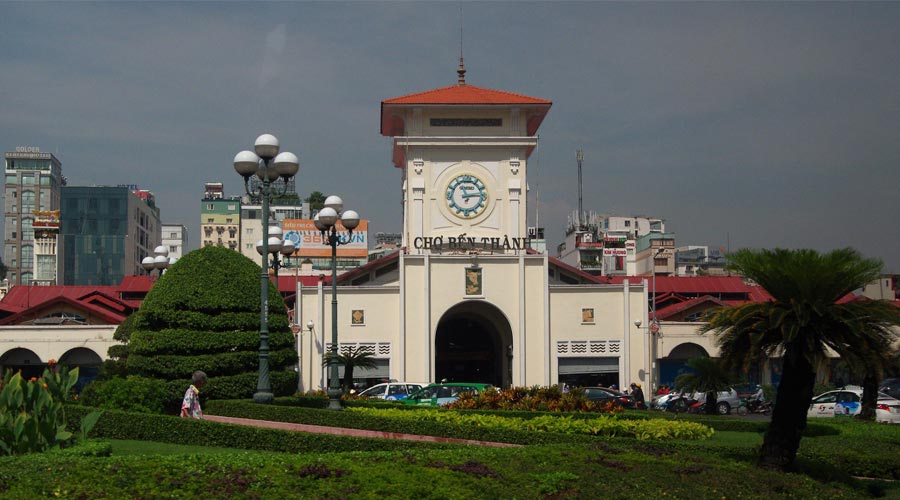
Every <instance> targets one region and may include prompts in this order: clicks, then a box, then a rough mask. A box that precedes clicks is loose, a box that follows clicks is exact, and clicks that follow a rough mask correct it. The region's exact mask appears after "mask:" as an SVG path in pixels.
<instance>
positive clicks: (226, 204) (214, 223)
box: [200, 182, 241, 250]
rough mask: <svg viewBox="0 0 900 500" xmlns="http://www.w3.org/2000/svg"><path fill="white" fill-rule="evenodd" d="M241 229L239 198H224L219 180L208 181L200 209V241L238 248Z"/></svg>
mask: <svg viewBox="0 0 900 500" xmlns="http://www.w3.org/2000/svg"><path fill="white" fill-rule="evenodd" d="M240 230H241V200H240V198H237V197H231V198H228V199H226V198H225V196H224V193H223V187H222V183H221V182H208V183H206V185H205V189H204V192H203V202H202V205H201V209H200V242H201V245H202V246H210V245H216V246H220V247H225V248H230V249H232V250H238V248H239V245H240Z"/></svg>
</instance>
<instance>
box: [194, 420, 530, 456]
mask: <svg viewBox="0 0 900 500" xmlns="http://www.w3.org/2000/svg"><path fill="white" fill-rule="evenodd" d="M203 419H204V420H209V421H212V422H221V423H224V424H236V425H248V426H251V427H264V428H267V429H281V430H285V431H297V432H311V433H313V434H332V435H335V436H351V437H363V438H382V439H405V440H407V441H425V442H429V443H454V444H470V445H476V446H494V447H497V448H516V447H519V446H521V445H518V444H509V443H492V442H490V441H476V440H472V439H454V438H445V437H437V436H421V435H418V434H403V433H400V432H383V431H368V430H363V429H346V428H343V427H326V426H324V425H306V424H290V423H287V422H270V421H268V420H253V419H250V418H235V417H221V416H218V415H203Z"/></svg>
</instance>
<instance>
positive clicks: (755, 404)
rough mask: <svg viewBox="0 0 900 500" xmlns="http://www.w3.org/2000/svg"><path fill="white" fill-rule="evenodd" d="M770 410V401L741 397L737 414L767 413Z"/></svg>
mask: <svg viewBox="0 0 900 500" xmlns="http://www.w3.org/2000/svg"><path fill="white" fill-rule="evenodd" d="M771 412H772V403H770V402H768V401H759V400H757V399H742V400H741V406H739V407H738V409H737V413H738V415H746V414H748V413H759V414H762V415H768V414H769V413H771Z"/></svg>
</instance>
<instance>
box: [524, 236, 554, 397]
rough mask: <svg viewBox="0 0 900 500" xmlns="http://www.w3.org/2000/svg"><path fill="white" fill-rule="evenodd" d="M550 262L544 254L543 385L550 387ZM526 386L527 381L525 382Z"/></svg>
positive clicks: (551, 357)
mask: <svg viewBox="0 0 900 500" xmlns="http://www.w3.org/2000/svg"><path fill="white" fill-rule="evenodd" d="M549 263H550V260H549V258H548V255H547V254H546V253H545V254H544V272H543V273H541V275H542V276H543V279H544V385H550V384H551V382H550V379H551V373H550V370H551V364H552V363H551V362H552V360H553V359H555V354H554V353H555V351H553V350H551V349H550V274H549V273H548V270H549V267H550V266H549ZM525 383H526V384H527V383H528V381H527V380H526V382H525Z"/></svg>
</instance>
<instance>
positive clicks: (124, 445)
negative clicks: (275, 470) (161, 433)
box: [108, 439, 244, 456]
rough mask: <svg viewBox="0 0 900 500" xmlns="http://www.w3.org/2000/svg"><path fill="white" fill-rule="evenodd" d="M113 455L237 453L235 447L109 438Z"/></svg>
mask: <svg viewBox="0 0 900 500" xmlns="http://www.w3.org/2000/svg"><path fill="white" fill-rule="evenodd" d="M108 441H109V443H110V444H111V445H112V452H113V455H114V456H126V455H188V454H191V453H237V452H243V451H244V450H240V449H237V448H220V447H216V446H193V445H185V444H171V443H156V442H152V441H138V440H135V439H110V440H108Z"/></svg>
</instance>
